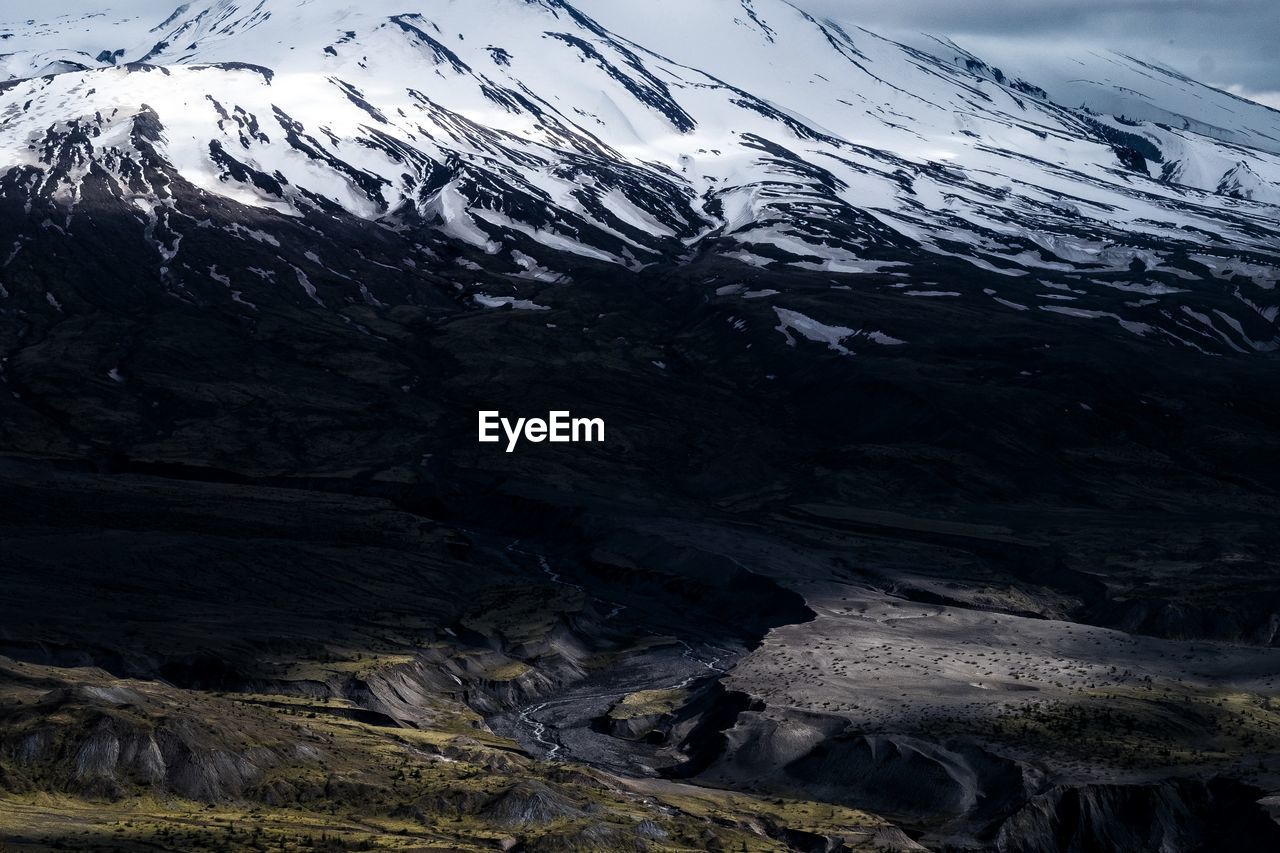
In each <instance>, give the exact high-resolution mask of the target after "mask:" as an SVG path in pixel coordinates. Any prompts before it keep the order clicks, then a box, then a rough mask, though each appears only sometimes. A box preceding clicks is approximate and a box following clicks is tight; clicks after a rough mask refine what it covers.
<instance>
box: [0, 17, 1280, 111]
mask: <svg viewBox="0 0 1280 853" xmlns="http://www.w3.org/2000/svg"><path fill="white" fill-rule="evenodd" d="M638 1H639V0H617V2H619V3H632V2H638ZM0 2H3V0H0ZM351 2H352V3H353V4H354V3H358V2H359V0H351ZM790 2H792V3H793V4H794V5H797V6H800V7H801V8H803V9H805V10H806V11H809V12H811V13H813V14H815V15H819V16H823V17H832V18H836V19H838V20H841V21H845V22H849V23H852V24H857V25H860V26H865V27H866V28H867V29H870V30H874V31H876V32H883V33H884V34H886V35H892V34H893V32H894V31H904V30H909V31H912V32H928V33H933V34H937V35H944V36H949V37H951V38H953V39H955V40H956V41H957V42H959V43H960V44H962V45H963V46H965V47H968V48H970V49H971V50H974V52H975V53H982V51H983V49H984V48H991V49H994V50H995V51H996V52H997V53H999V52H1003V51H1002V50H1001V49H1002V48H1012V49H1014V50H1015V51H1028V50H1035V49H1037V47H1038V46H1040V45H1043V46H1044V47H1045V48H1046V49H1052V50H1055V51H1069V50H1071V49H1079V50H1088V49H1095V50H1096V49H1100V48H1102V49H1114V50H1121V51H1124V52H1125V53H1129V54H1132V55H1135V56H1139V57H1141V58H1149V59H1155V60H1157V61H1158V62H1162V63H1164V64H1165V65H1169V66H1172V67H1174V68H1177V69H1178V70H1180V71H1183V72H1184V73H1186V74H1188V75H1190V76H1192V77H1195V78H1196V79H1198V80H1201V81H1203V82H1206V83H1212V84H1215V85H1219V86H1222V87H1224V88H1228V89H1231V90H1233V91H1235V92H1236V93H1237V94H1245V95H1247V96H1252V97H1258V98H1259V99H1260V100H1263V101H1264V102H1270V103H1271V104H1272V106H1276V107H1277V108H1280V59H1277V56H1280V50H1277V47H1276V46H1277V45H1280V10H1278V9H1277V2H1278V0H790ZM178 3H179V0H45V2H43V3H41V4H39V7H38V9H39V12H38V16H39V17H51V16H56V15H59V14H66V13H72V12H99V11H104V10H105V9H111V10H112V12H114V13H115V15H116V16H123V15H122V13H123V14H141V15H144V16H147V17H156V18H157V20H159V18H163V17H164V16H165V15H166V14H167V13H168V12H170V11H172V10H173V9H174V8H175V7H176V6H177V5H178ZM410 5H412V4H410ZM35 12H36V7H35V6H31V7H28V8H23V9H22V11H21V12H19V11H18V10H17V9H13V10H9V11H8V13H7V14H6V12H4V11H0V20H3V19H11V18H20V17H26V16H30V15H32V14H33V13H35Z"/></svg>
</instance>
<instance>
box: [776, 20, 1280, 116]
mask: <svg viewBox="0 0 1280 853" xmlns="http://www.w3.org/2000/svg"><path fill="white" fill-rule="evenodd" d="M792 2H793V3H794V5H797V6H799V7H801V8H803V9H805V10H806V11H809V12H811V13H813V14H815V15H819V16H824V17H831V18H835V19H837V20H840V21H847V22H850V23H854V24H858V25H861V26H865V27H866V28H867V29H870V30H875V31H884V30H910V31H914V32H929V33H935V34H938V35H945V36H949V37H951V38H953V39H955V40H956V41H957V42H959V43H960V44H962V45H964V46H966V47H970V48H971V49H974V52H975V53H981V51H982V48H984V47H987V48H995V49H997V50H998V49H999V48H1001V47H1002V46H1007V47H1010V48H1013V49H1015V50H1016V51H1019V52H1023V51H1027V50H1034V49H1035V48H1036V47H1037V46H1043V47H1044V48H1045V49H1047V50H1054V51H1067V50H1071V49H1072V48H1073V47H1075V48H1079V49H1081V50H1086V49H1095V50H1096V49H1100V48H1101V49H1112V50H1120V51H1123V52H1125V53H1129V54H1132V55H1135V56H1139V57H1142V58H1151V59H1155V60H1157V61H1159V62H1161V63H1163V64H1165V65H1168V66H1171V67H1173V68H1176V69H1178V70H1180V71H1182V72H1184V73H1186V74H1188V75H1190V76H1192V77H1195V78H1196V79H1198V80H1201V81H1203V82H1206V83H1212V84H1215V85H1219V86H1223V87H1226V88H1234V90H1235V91H1236V92H1237V93H1243V94H1247V95H1261V99H1262V100H1264V101H1265V100H1267V97H1268V95H1270V97H1271V98H1274V99H1275V103H1273V104H1272V105H1273V106H1277V107H1280V59H1277V57H1278V56H1280V51H1278V50H1277V47H1276V46H1277V44H1280V9H1278V8H1277V2H1276V0H792Z"/></svg>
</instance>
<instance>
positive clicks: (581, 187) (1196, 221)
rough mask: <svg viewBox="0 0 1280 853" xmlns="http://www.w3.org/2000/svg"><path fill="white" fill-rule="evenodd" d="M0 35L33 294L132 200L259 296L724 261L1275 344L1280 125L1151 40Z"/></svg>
mask: <svg viewBox="0 0 1280 853" xmlns="http://www.w3.org/2000/svg"><path fill="white" fill-rule="evenodd" d="M0 38H2V39H3V45H4V50H6V51H7V53H5V54H4V55H3V57H0V76H3V77H7V78H8V79H7V80H6V81H5V82H0V165H2V166H3V168H4V173H3V177H2V178H0V204H2V205H3V206H4V210H5V211H7V214H6V215H4V216H3V217H0V240H2V241H3V245H5V246H7V247H9V250H8V251H7V252H5V253H4V255H5V257H7V261H5V264H4V269H3V270H0V286H3V287H4V288H5V290H4V291H3V294H2V295H4V296H5V297H6V298H7V299H9V300H10V305H11V306H14V305H20V306H21V309H22V310H26V311H45V312H47V311H61V310H63V307H62V306H65V305H66V304H67V302H68V300H71V301H74V298H75V294H70V293H65V292H64V293H61V294H60V293H59V287H63V288H65V287H67V286H68V285H67V284H66V280H65V277H64V279H62V280H61V281H54V282H49V281H45V282H44V283H43V284H40V285H36V284H34V283H33V282H34V279H38V278H41V274H40V273H39V272H38V271H39V270H41V269H45V268H47V264H44V265H41V264H40V263H38V262H37V258H36V256H35V254H34V251H33V250H34V249H36V248H37V247H38V246H44V247H45V249H44V251H47V252H52V253H54V254H55V255H56V254H57V252H58V251H59V250H58V249H56V248H54V247H53V242H56V241H57V239H58V238H59V236H61V237H63V238H67V239H70V236H71V235H73V234H80V235H81V236H80V237H79V239H78V243H79V244H80V245H84V244H85V243H86V240H85V238H84V236H83V234H84V229H86V228H90V227H92V226H93V224H94V223H98V224H99V225H102V223H105V222H106V221H107V220H108V219H110V221H111V222H112V223H113V224H112V225H111V230H110V236H106V235H107V233H108V232H107V231H105V230H104V228H105V227H106V226H105V225H103V226H102V227H100V228H98V229H97V230H98V237H97V239H99V240H103V241H105V242H108V243H110V244H111V245H112V247H113V248H114V249H115V250H116V251H120V250H121V249H122V246H123V245H125V244H126V243H131V242H136V243H137V245H138V246H139V249H138V250H137V253H136V255H134V257H135V258H136V260H134V261H133V262H132V266H133V269H134V271H135V273H136V276H135V281H134V282H133V283H132V285H131V286H136V287H144V286H152V285H153V286H155V287H160V288H163V289H165V290H168V291H170V292H173V293H176V294H179V295H180V296H182V298H186V299H190V300H194V301H202V300H212V301H216V302H221V303H224V304H230V307H232V308H233V309H234V310H242V311H246V312H252V311H256V310H258V307H259V306H258V303H259V301H260V298H254V296H255V295H258V294H261V293H262V291H263V290H264V289H266V290H267V294H266V296H265V298H268V299H270V298H283V299H288V300H294V301H299V300H300V301H302V302H304V303H305V302H310V303H318V304H319V305H320V306H324V307H333V306H336V305H341V304H349V303H352V302H356V303H363V304H366V305H371V306H385V305H390V304H397V303H400V302H405V301H408V302H417V303H426V304H441V305H444V304H451V303H454V302H457V301H458V300H463V301H468V302H470V304H477V302H476V301H477V300H478V304H480V305H508V304H524V305H536V304H537V303H536V294H537V292H538V288H539V287H541V286H547V285H550V284H552V283H555V282H565V281H568V280H572V278H573V277H574V276H575V275H577V274H579V272H580V271H581V270H582V269H584V268H592V269H594V268H597V267H599V266H600V265H604V267H605V268H613V269H615V270H616V271H617V274H619V275H623V274H625V273H627V272H635V271H640V270H643V269H645V268H647V267H652V266H654V265H673V266H677V267H678V266H680V265H684V264H688V263H691V262H693V261H694V260H695V259H700V258H701V259H705V258H707V257H716V258H720V259H723V261H724V262H725V263H733V264H737V265H739V266H740V267H741V268H742V269H743V270H750V269H752V268H756V269H768V270H771V271H775V272H786V273H789V274H794V275H796V276H798V277H808V278H812V279H813V280H815V281H822V282H824V283H825V285H827V286H830V285H834V286H839V287H854V288H859V287H865V288H881V289H883V288H895V287H896V288H899V289H901V288H904V287H907V286H913V285H914V286H915V288H914V290H912V291H910V292H911V293H915V294H919V295H920V296H921V297H922V298H925V297H931V298H953V299H955V298H967V299H971V300H974V301H975V302H976V303H978V304H982V305H984V306H986V308H987V309H989V310H992V311H1002V312H1008V311H1019V312H1020V311H1033V312H1046V313H1049V314H1056V315H1059V316H1060V317H1062V318H1064V322H1065V321H1066V320H1068V319H1069V320H1070V321H1073V322H1079V321H1083V320H1088V321H1093V322H1094V323H1095V324H1109V325H1110V326H1111V327H1112V328H1117V327H1118V328H1119V329H1120V330H1121V331H1122V332H1123V333H1127V334H1132V335H1137V336H1140V337H1148V338H1153V339H1160V340H1163V341H1166V342H1168V343H1170V344H1174V345H1179V346H1187V347H1194V348H1196V349H1202V350H1205V351H1209V352H1232V351H1234V352H1247V353H1252V352H1270V351H1274V350H1275V349H1277V348H1278V347H1280V333H1278V332H1277V313H1278V311H1280V297H1278V296H1277V292H1276V289H1275V286H1276V282H1277V279H1278V277H1280V272H1278V270H1280V153H1277V152H1280V142H1278V140H1280V113H1277V112H1275V111H1271V110H1268V109H1267V108H1265V107H1261V106H1258V105H1254V104H1250V103H1248V102H1245V101H1241V100H1240V99H1238V98H1235V97H1234V96H1231V95H1229V94H1226V93H1223V92H1219V91H1217V90H1213V89H1209V88H1208V87H1204V86H1201V85H1200V84H1197V83H1195V82H1194V81H1191V80H1189V79H1187V78H1185V77H1182V76H1181V75H1176V74H1174V73H1173V72H1170V71H1168V70H1166V69H1160V68H1156V67H1154V66H1149V65H1145V64H1143V63H1140V62H1138V61H1136V60H1132V59H1129V58H1127V57H1118V56H1112V55H1104V54H1098V55H1091V56H1086V57H1080V58H1079V61H1080V63H1082V65H1083V66H1084V68H1083V70H1081V71H1080V78H1081V79H1084V80H1086V81H1088V82H1086V83H1078V82H1072V83H1070V84H1068V83H1064V82H1061V81H1059V80H1057V79H1056V78H1055V80H1054V81H1053V83H1052V85H1051V84H1044V85H1043V86H1042V84H1041V82H1040V81H1039V80H1038V79H1037V78H1036V77H1034V76H1033V75H1030V74H1027V75H1024V74H1022V73H1020V72H1019V70H1018V69H1015V68H1008V67H1006V68H1004V69H1003V70H1001V68H999V67H997V66H996V65H995V64H993V63H991V62H988V61H985V60H984V59H982V58H981V57H978V56H976V55H974V54H971V53H969V52H967V51H965V50H963V49H962V48H960V47H959V46H957V45H955V44H953V43H951V42H949V41H945V40H937V39H932V40H926V39H921V40H920V44H917V45H907V44H902V43H899V42H895V41H892V40H888V39H885V38H882V37H880V36H878V35H876V34H874V33H872V32H869V31H867V30H864V29H859V28H856V27H853V26H849V25H841V24H837V23H835V22H831V21H821V20H817V19H815V18H813V17H811V16H809V15H807V14H805V13H803V12H801V11H799V10H798V9H796V8H794V7H793V6H791V5H789V4H788V3H785V2H782V0H696V2H690V0H654V2H650V3H645V4H624V3H613V2H605V0H575V2H573V3H569V2H565V0H425V2H420V3H418V4H410V5H409V6H408V7H406V6H405V4H403V3H400V2H390V0H369V2H364V3H360V4H350V3H346V2H338V0H304V1H303V2H300V0H193V2H189V3H186V4H184V5H182V6H180V7H178V8H177V9H176V10H172V12H171V13H169V12H168V10H166V11H165V12H158V14H157V15H156V16H155V17H154V19H153V18H150V17H145V16H144V17H135V18H132V19H128V20H118V21H117V20H115V19H114V18H113V17H112V16H111V15H110V14H109V13H103V14H100V15H92V16H88V17H67V18H62V19H59V20H56V21H53V22H30V21H28V22H19V23H10V24H3V25H0ZM19 211H20V212H19ZM108 214H112V216H110V217H109V216H108ZM356 235H359V239H357V237H356ZM50 241H53V242H50ZM229 245H234V246H236V247H238V248H236V249H235V250H233V251H229V250H227V249H226V247H227V246H229ZM379 246H381V247H382V248H381V249H378V248H376V247H379ZM339 247H349V251H346V252H343V253H340V254H342V258H341V259H339V258H338V255H337V254H335V248H339ZM24 263H25V264H27V266H25V267H24V266H23V264H24ZM24 270H25V272H24ZM144 280H145V281H149V282H150V285H145V284H143V283H142V282H143V281H144ZM24 283H25V287H24ZM495 288H497V290H495ZM83 289H84V288H81V290H83ZM90 289H92V288H90ZM713 289H714V288H713ZM495 293H496V294H497V295H494V294H495ZM232 303H233V304H232ZM782 310H785V309H779V312H781V311H782ZM779 316H782V315H781V313H779ZM784 325H785V323H784Z"/></svg>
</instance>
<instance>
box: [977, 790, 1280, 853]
mask: <svg viewBox="0 0 1280 853" xmlns="http://www.w3.org/2000/svg"><path fill="white" fill-rule="evenodd" d="M1260 796H1261V792H1259V791H1256V790H1254V789H1251V788H1249V787H1248V786H1246V785H1241V784H1239V783H1237V782H1229V781H1221V780H1215V781H1209V782H1194V781H1174V782H1164V783H1159V784H1154V785H1089V786H1082V787H1057V788H1053V789H1051V790H1049V791H1046V792H1044V793H1042V794H1039V795H1037V796H1036V797H1034V798H1032V799H1031V801H1030V802H1028V803H1027V804H1026V805H1025V806H1023V807H1022V808H1021V809H1020V810H1018V812H1016V813H1015V814H1014V815H1013V816H1012V817H1011V818H1010V819H1009V821H1008V822H1007V823H1006V824H1005V825H1004V826H1003V827H1001V829H1000V834H999V836H998V837H997V838H996V842H995V848H996V849H997V850H999V851H1001V853H1092V851H1101V850H1124V851H1133V853H1164V851H1169V850H1190V851H1210V850H1233V851H1235V850H1238V851H1241V853H1246V851H1248V853H1252V851H1256V852H1257V853H1263V851H1267V850H1275V849H1276V848H1277V845H1280V825H1277V824H1276V823H1275V822H1274V821H1273V820H1271V818H1270V816H1269V815H1267V813H1266V812H1265V811H1264V810H1263V809H1262V808H1260V807H1259V805H1258V799H1259V798H1260Z"/></svg>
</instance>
